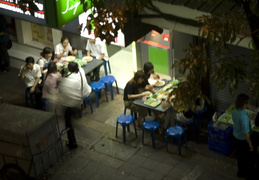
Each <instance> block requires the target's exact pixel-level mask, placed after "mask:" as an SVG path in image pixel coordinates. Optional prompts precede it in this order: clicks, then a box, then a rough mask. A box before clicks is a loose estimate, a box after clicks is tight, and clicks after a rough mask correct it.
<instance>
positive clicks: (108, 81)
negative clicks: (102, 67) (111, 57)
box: [100, 75, 119, 100]
mask: <svg viewBox="0 0 259 180" xmlns="http://www.w3.org/2000/svg"><path fill="white" fill-rule="evenodd" d="M100 81H101V82H103V83H104V84H105V85H109V87H110V91H111V98H112V100H113V99H114V96H113V88H112V84H113V82H115V84H116V89H117V93H118V94H119V88H118V84H117V81H116V79H115V77H114V76H112V75H108V76H103V77H101V79H100Z"/></svg>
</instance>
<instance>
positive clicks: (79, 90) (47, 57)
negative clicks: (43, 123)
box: [18, 38, 92, 148]
mask: <svg viewBox="0 0 259 180" xmlns="http://www.w3.org/2000/svg"><path fill="white" fill-rule="evenodd" d="M68 53H71V54H75V53H76V49H74V50H73V49H72V47H71V45H70V44H69V42H68V39H67V38H62V39H61V43H60V44H58V45H57V46H56V48H55V54H56V55H55V60H53V59H51V57H52V56H53V54H52V50H51V48H49V47H45V48H44V49H43V51H42V52H41V57H40V58H39V59H38V60H37V61H35V59H34V58H33V57H31V56H30V57H27V58H26V59H25V64H24V65H23V66H21V69H20V73H19V75H18V76H19V78H20V79H21V80H23V81H24V83H25V85H26V93H30V94H31V95H32V97H33V98H34V100H35V108H37V109H42V102H43V101H47V102H48V103H47V108H46V110H47V111H51V112H54V113H60V112H61V113H63V114H64V117H65V122H66V127H67V128H68V129H69V130H68V131H67V135H68V147H69V148H76V147H77V143H76V139H75V135H74V131H73V127H72V124H71V117H72V115H73V114H74V113H75V112H76V113H78V110H79V109H80V107H81V100H82V98H83V97H87V96H88V95H89V94H90V93H91V91H92V89H91V86H90V85H89V84H88V82H87V80H86V76H85V72H84V69H82V68H80V67H79V66H78V64H77V63H76V62H69V63H68V66H67V69H68V73H67V74H66V76H62V75H61V73H60V71H61V68H59V67H58V66H57V64H56V62H57V60H58V59H60V58H61V57H63V56H64V55H68ZM44 70H47V71H44Z"/></svg>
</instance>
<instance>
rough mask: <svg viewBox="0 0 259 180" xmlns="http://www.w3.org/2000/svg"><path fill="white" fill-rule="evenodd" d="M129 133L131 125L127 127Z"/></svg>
mask: <svg viewBox="0 0 259 180" xmlns="http://www.w3.org/2000/svg"><path fill="white" fill-rule="evenodd" d="M127 131H128V132H129V131H130V125H129V124H128V125H127Z"/></svg>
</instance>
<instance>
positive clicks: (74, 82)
mask: <svg viewBox="0 0 259 180" xmlns="http://www.w3.org/2000/svg"><path fill="white" fill-rule="evenodd" d="M68 71H69V73H70V74H68V75H67V76H66V77H63V78H62V80H61V82H60V84H59V86H58V88H59V91H60V96H61V105H62V106H64V108H65V121H66V127H67V128H69V130H68V132H67V136H68V141H69V143H68V145H67V146H68V147H69V148H70V149H74V148H77V143H76V138H75V134H74V130H73V127H72V123H71V119H72V115H73V113H77V112H78V109H79V108H80V105H81V100H82V98H83V97H87V96H89V94H90V93H91V91H92V88H91V86H89V84H88V83H87V81H86V77H85V72H84V70H83V69H82V68H78V64H77V63H75V62H69V64H68Z"/></svg>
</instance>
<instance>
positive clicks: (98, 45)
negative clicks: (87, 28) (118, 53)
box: [85, 37, 109, 81]
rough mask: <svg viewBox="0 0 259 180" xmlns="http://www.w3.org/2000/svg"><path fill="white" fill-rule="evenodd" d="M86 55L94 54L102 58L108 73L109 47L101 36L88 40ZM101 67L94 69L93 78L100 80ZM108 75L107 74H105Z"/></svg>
mask: <svg viewBox="0 0 259 180" xmlns="http://www.w3.org/2000/svg"><path fill="white" fill-rule="evenodd" d="M85 49H86V51H87V52H86V55H87V56H92V57H94V58H96V59H98V60H102V61H103V63H104V71H105V73H107V66H106V64H107V61H108V60H109V57H108V53H107V47H106V44H105V42H103V41H102V40H101V39H100V38H95V37H91V38H89V39H88V41H87V45H86V48H85ZM99 71H100V67H98V68H96V69H94V71H93V77H92V79H91V80H93V81H99V80H100V72H99ZM105 75H107V74H105Z"/></svg>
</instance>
